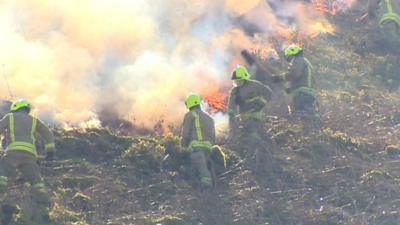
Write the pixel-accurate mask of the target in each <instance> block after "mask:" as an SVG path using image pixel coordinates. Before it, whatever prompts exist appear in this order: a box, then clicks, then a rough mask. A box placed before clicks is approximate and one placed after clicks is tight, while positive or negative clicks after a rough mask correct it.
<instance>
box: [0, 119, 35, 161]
mask: <svg viewBox="0 0 400 225" xmlns="http://www.w3.org/2000/svg"><path fill="white" fill-rule="evenodd" d="M9 118H10V137H11V142H10V144H9V145H8V146H7V150H23V151H27V152H30V153H32V154H33V155H35V156H37V151H36V146H35V141H36V139H35V131H36V125H37V120H36V119H35V118H33V119H32V127H31V139H32V142H33V144H32V143H29V142H25V141H16V140H15V121H14V115H13V114H12V113H10V117H9Z"/></svg>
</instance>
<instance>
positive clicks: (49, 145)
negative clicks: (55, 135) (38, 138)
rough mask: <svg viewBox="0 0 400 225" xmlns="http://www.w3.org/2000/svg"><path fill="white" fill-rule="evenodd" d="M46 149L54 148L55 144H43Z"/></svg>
mask: <svg viewBox="0 0 400 225" xmlns="http://www.w3.org/2000/svg"><path fill="white" fill-rule="evenodd" d="M44 147H45V148H46V149H50V148H55V147H56V145H55V144H54V143H49V144H46V145H45V146H44Z"/></svg>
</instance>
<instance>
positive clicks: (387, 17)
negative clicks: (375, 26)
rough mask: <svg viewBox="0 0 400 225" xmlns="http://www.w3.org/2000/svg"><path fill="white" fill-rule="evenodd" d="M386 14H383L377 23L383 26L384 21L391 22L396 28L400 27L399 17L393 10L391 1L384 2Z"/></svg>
mask: <svg viewBox="0 0 400 225" xmlns="http://www.w3.org/2000/svg"><path fill="white" fill-rule="evenodd" d="M384 1H385V5H386V9H387V13H385V14H384V15H383V16H382V18H381V20H380V21H379V22H380V23H381V24H383V23H384V22H386V21H393V22H395V23H396V24H397V26H398V27H400V16H399V14H397V13H396V12H395V11H394V10H393V5H392V1H391V0H384Z"/></svg>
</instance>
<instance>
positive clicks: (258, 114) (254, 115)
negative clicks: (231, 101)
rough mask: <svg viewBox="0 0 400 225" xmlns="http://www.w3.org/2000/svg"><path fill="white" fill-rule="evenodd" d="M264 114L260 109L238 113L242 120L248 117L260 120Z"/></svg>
mask: <svg viewBox="0 0 400 225" xmlns="http://www.w3.org/2000/svg"><path fill="white" fill-rule="evenodd" d="M264 116H265V114H264V112H262V111H258V112H252V111H248V112H245V113H241V114H240V117H241V118H242V119H243V120H248V119H256V120H262V119H263V118H264Z"/></svg>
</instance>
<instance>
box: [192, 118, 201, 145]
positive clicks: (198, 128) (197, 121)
mask: <svg viewBox="0 0 400 225" xmlns="http://www.w3.org/2000/svg"><path fill="white" fill-rule="evenodd" d="M192 115H193V116H194V126H195V129H196V135H197V140H199V141H202V140H203V132H202V131H201V124H200V117H199V114H198V113H197V112H195V111H193V112H192Z"/></svg>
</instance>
